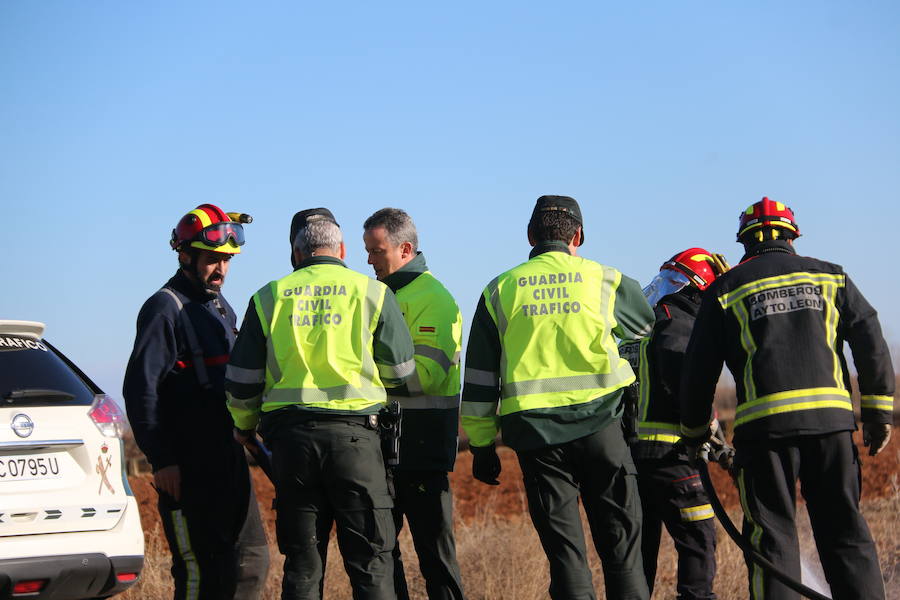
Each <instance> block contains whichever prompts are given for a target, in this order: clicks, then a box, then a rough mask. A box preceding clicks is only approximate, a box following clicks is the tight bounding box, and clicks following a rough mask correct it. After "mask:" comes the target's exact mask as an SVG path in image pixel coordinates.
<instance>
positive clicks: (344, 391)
mask: <svg viewBox="0 0 900 600" xmlns="http://www.w3.org/2000/svg"><path fill="white" fill-rule="evenodd" d="M251 310H252V315H251V314H250V310H248V314H247V316H245V322H244V325H243V326H242V328H241V333H240V335H239V336H238V340H237V342H236V344H235V349H234V351H233V352H232V358H231V362H230V363H229V366H228V370H227V374H226V378H227V379H226V389H227V391H228V405H229V409H230V410H231V413H232V417H233V418H234V420H235V424H236V425H237V426H238V427H240V428H242V429H245V428H249V427H252V426H254V425H255V424H256V422H257V420H258V412H259V410H262V411H263V412H269V411H272V410H276V409H278V408H282V407H285V406H290V405H296V406H299V407H300V408H302V409H306V410H313V411H341V412H363V413H372V412H377V410H378V409H379V408H380V407H381V406H383V405H384V402H385V399H386V393H385V385H388V386H396V385H399V384H400V383H402V382H403V381H404V380H405V379H406V378H408V377H409V376H410V375H411V374H412V373H413V371H414V370H415V362H414V361H413V359H412V342H411V340H410V338H409V333H408V331H406V327H405V324H404V323H403V321H402V316H401V315H400V311H399V308H398V307H397V305H396V300H395V298H394V295H393V293H392V292H391V291H390V290H388V289H387V287H386V286H385V285H384V284H382V283H380V282H378V281H375V280H374V279H370V278H368V277H366V276H365V275H362V274H360V273H356V272H355V271H352V270H350V269H347V268H346V267H345V266H343V263H341V262H340V261H338V260H336V259H331V260H326V259H324V258H318V259H310V260H309V261H305V262H304V263H303V264H301V266H300V268H298V269H297V270H296V271H294V272H293V273H291V274H290V275H288V276H287V277H284V278H282V279H280V280H278V281H273V282H271V283H269V284H268V285H266V286H264V287H263V288H261V289H260V290H259V291H258V292H257V293H256V294H255V295H254V296H253V299H252V301H251ZM388 317H389V318H388ZM245 327H246V328H247V329H248V333H247V334H246V336H245V332H244V329H245ZM401 332H402V333H401ZM242 338H244V339H242ZM386 341H387V343H385V342H386ZM379 346H381V347H382V348H381V356H382V357H384V356H386V357H387V360H385V359H384V358H382V359H381V360H379V358H380V357H379ZM263 395H264V396H265V400H264V401H262V396H263Z"/></svg>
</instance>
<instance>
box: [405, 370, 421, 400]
mask: <svg viewBox="0 0 900 600" xmlns="http://www.w3.org/2000/svg"><path fill="white" fill-rule="evenodd" d="M404 383H406V389H407V390H408V391H409V393H410V394H411V395H413V396H418V395H420V394H422V393H423V392H424V390H423V389H422V381H421V380H420V379H419V372H418V371H414V372H413V374H412V375H410V376H409V379H407V380H406V381H405V382H404Z"/></svg>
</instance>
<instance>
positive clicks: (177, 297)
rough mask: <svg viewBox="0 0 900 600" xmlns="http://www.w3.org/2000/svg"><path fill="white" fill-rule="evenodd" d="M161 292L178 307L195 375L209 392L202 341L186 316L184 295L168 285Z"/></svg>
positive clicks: (179, 318) (198, 381)
mask: <svg viewBox="0 0 900 600" xmlns="http://www.w3.org/2000/svg"><path fill="white" fill-rule="evenodd" d="M159 291H161V292H165V293H166V294H168V295H169V296H170V297H171V298H172V300H174V301H175V306H177V307H178V322H179V323H180V324H181V329H182V331H183V332H184V337H185V339H186V340H187V344H188V350H189V351H190V353H191V356H192V357H193V358H194V360H193V363H194V373H195V374H196V375H197V383H199V384H200V387H202V388H203V389H205V390H208V389H209V388H211V387H212V386H211V385H210V383H209V375H208V374H207V372H206V363H205V362H204V361H203V348H202V346H200V340H199V339H198V338H197V332H196V331H195V330H194V325H193V323H191V320H190V319H189V318H188V317H187V315H186V314H184V300H182V295H181V294H180V293H178V292H176V291H175V290H173V289H172V288H171V287H169V286H167V285H164V286H163V287H162V288H160V290H159Z"/></svg>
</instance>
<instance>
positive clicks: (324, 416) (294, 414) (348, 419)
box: [263, 406, 378, 429]
mask: <svg viewBox="0 0 900 600" xmlns="http://www.w3.org/2000/svg"><path fill="white" fill-rule="evenodd" d="M263 418H265V419H279V418H286V419H290V420H291V421H292V422H294V423H312V422H328V423H352V424H355V425H362V426H363V427H365V428H367V429H378V415H375V414H371V415H347V414H340V413H337V414H330V413H327V412H325V411H311V410H301V409H299V408H298V407H296V406H285V407H284V408H279V409H278V410H274V411H272V412H270V413H267V414H264V417H263Z"/></svg>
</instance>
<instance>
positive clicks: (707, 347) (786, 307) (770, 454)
mask: <svg viewBox="0 0 900 600" xmlns="http://www.w3.org/2000/svg"><path fill="white" fill-rule="evenodd" d="M799 235H800V228H799V227H798V226H797V222H796V220H795V218H794V213H793V211H791V209H790V208H788V207H787V206H785V205H784V204H782V203H781V202H776V201H773V200H770V199H769V198H763V199H762V200H761V201H759V202H757V203H755V204H753V205H751V206H750V207H749V208H747V210H745V211H744V212H742V213H741V215H740V219H739V225H738V233H737V238H738V241H739V242H740V243H741V244H743V246H744V249H745V251H746V254H745V255H744V258H743V259H742V261H741V263H740V264H739V265H737V266H736V267H734V268H733V269H731V270H730V271H729V272H728V273H726V274H725V275H723V276H722V277H720V278H718V279H717V280H716V281H715V282H714V283H713V284H712V285H711V286H710V288H709V289H708V290H707V291H706V293H705V295H704V297H703V301H702V303H701V306H700V312H699V313H698V315H697V320H696V323H695V325H694V329H693V332H692V335H691V340H690V343H689V344H688V349H687V354H686V358H685V366H684V372H683V376H682V382H681V393H680V401H681V434H682V437H683V439H684V441H685V443H686V444H687V446H688V448H689V450H690V452H691V453H694V452H696V449H697V448H698V447H699V446H700V444H702V443H703V442H704V441H705V440H706V439H707V437H708V436H709V435H710V423H711V421H712V416H711V406H712V400H713V395H714V392H715V386H716V381H717V380H718V378H719V373H720V372H721V370H722V363H723V362H725V363H727V365H728V368H729V369H730V370H731V372H732V374H733V375H734V379H735V382H736V385H737V397H738V405H737V409H736V412H735V421H734V446H735V450H736V454H735V458H734V466H735V476H736V479H737V483H738V487H739V489H740V496H741V503H742V507H743V509H744V535H745V536H746V538H747V539H748V540H749V541H750V543H751V544H752V545H753V547H754V548H755V549H756V550H757V551H759V552H760V554H762V555H763V556H764V557H766V558H767V559H769V560H770V561H772V562H773V563H775V564H778V565H779V566H780V567H781V568H782V569H783V570H784V571H786V572H787V573H788V574H791V575H793V576H794V577H795V578H796V579H798V580H799V579H800V558H799V556H800V555H799V547H798V541H797V531H796V526H795V523H794V517H795V511H796V497H795V496H796V483H797V480H798V479H799V481H800V488H801V491H802V493H803V497H804V498H805V499H806V507H807V510H808V512H809V517H810V523H811V525H812V529H813V534H814V536H815V539H816V547H817V548H818V551H819V557H820V559H821V562H822V567H823V569H824V571H825V577H826V579H827V580H828V583H829V585H830V586H831V593H832V597H833V598H835V599H836V600H841V599H849V598H853V599H856V600H870V599H876V600H881V599H883V598H884V594H885V593H884V584H883V580H882V575H881V570H880V568H879V564H878V557H877V555H876V551H875V543H874V542H873V540H872V536H871V534H870V532H869V529H868V526H867V525H866V521H865V519H864V518H863V516H862V514H861V513H860V510H859V496H860V468H859V456H858V453H857V448H856V446H855V445H854V444H853V441H852V439H851V434H852V433H853V431H854V430H855V429H856V422H855V419H854V414H853V405H852V404H851V401H850V389H851V388H850V375H849V372H848V369H847V364H846V361H845V359H844V342H845V341H846V342H847V343H848V344H849V345H850V349H851V350H852V352H853V357H854V362H855V364H856V369H857V372H858V383H859V391H860V394H861V417H862V423H863V440H864V443H865V445H866V446H868V448H869V454H870V455H873V456H874V455H876V454H878V452H880V451H881V450H882V449H883V448H884V446H885V445H886V444H887V441H888V439H889V437H890V430H891V425H890V423H891V417H892V409H893V396H894V372H893V365H892V363H891V358H890V354H889V353H888V347H887V344H886V342H885V340H884V337H883V335H882V333H881V327H880V325H879V323H878V316H877V314H876V312H875V309H874V308H872V306H871V305H870V304H869V303H868V302H867V301H866V299H865V298H864V297H863V295H862V294H861V293H860V291H859V290H858V289H857V288H856V286H855V285H854V284H853V282H852V281H851V280H850V277H849V276H847V274H846V273H844V271H843V269H842V268H841V267H840V266H838V265H835V264H833V263H828V262H824V261H821V260H817V259H814V258H808V257H803V256H798V255H797V254H796V252H795V251H794V245H793V242H794V240H795V239H796V238H797V237H799ZM749 577H750V597H751V598H752V599H759V598H766V599H770V600H771V599H776V600H781V599H787V598H791V599H794V598H798V597H799V596H798V594H797V593H796V592H794V591H792V590H790V589H789V588H788V587H786V586H785V585H784V584H782V583H781V582H779V581H778V580H776V579H774V578H773V577H772V576H771V575H769V574H768V573H767V572H766V571H764V570H763V569H761V568H760V567H759V566H757V565H755V564H753V565H750V566H749Z"/></svg>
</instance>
